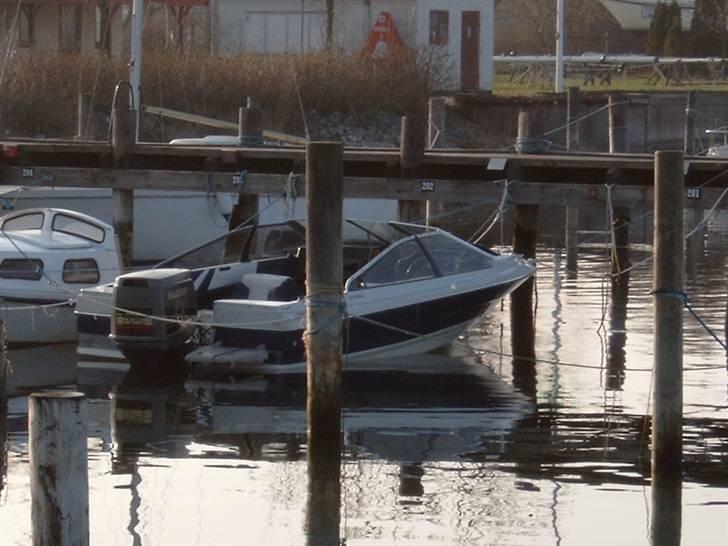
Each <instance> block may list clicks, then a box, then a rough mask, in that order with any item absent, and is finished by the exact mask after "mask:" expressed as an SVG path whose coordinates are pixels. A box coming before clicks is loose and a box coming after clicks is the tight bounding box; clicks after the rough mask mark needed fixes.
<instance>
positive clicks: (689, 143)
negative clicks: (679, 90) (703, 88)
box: [683, 91, 698, 155]
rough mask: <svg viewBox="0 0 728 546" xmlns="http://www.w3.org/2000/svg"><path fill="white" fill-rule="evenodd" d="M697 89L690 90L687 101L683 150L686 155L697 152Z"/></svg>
mask: <svg viewBox="0 0 728 546" xmlns="http://www.w3.org/2000/svg"><path fill="white" fill-rule="evenodd" d="M697 99H698V94H697V91H688V93H687V98H686V103H685V133H684V135H683V151H684V152H685V154H686V155H693V154H694V153H695V105H696V103H697Z"/></svg>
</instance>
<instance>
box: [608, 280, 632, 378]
mask: <svg viewBox="0 0 728 546" xmlns="http://www.w3.org/2000/svg"><path fill="white" fill-rule="evenodd" d="M628 300H629V272H626V273H621V274H618V275H614V276H612V277H611V299H610V307H609V337H608V341H607V376H606V384H605V386H606V389H607V390H611V391H617V390H621V389H622V386H623V385H624V380H625V366H626V358H627V356H626V352H625V345H626V343H627V329H626V323H627V303H628Z"/></svg>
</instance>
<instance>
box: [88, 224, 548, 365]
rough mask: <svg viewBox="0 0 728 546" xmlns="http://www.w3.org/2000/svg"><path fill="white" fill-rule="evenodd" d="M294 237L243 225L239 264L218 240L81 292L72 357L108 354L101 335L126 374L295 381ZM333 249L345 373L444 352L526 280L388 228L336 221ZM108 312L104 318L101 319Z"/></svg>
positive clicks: (454, 248)
mask: <svg viewBox="0 0 728 546" xmlns="http://www.w3.org/2000/svg"><path fill="white" fill-rule="evenodd" d="M305 234H306V228H305V225H304V224H303V223H302V222H300V221H296V220H291V221H288V222H284V223H277V224H271V225H261V226H252V227H250V226H249V227H246V228H243V229H240V230H236V231H235V232H233V233H232V234H231V237H232V238H234V240H235V243H234V246H235V248H236V249H238V250H237V254H238V255H241V254H242V255H244V256H245V257H246V259H245V260H244V261H239V262H233V261H230V260H229V259H226V257H227V256H230V255H232V253H231V252H230V248H231V242H230V239H229V238H220V239H216V240H214V241H211V242H210V243H209V244H208V245H203V246H202V247H199V248H196V249H193V250H191V251H189V252H187V253H184V254H182V255H180V256H177V257H175V258H172V259H170V260H167V261H165V262H163V263H162V264H160V265H159V266H158V267H157V268H154V269H151V270H147V271H139V272H135V273H130V274H127V275H122V276H120V277H119V278H117V280H116V281H115V283H114V285H113V287H112V286H102V287H98V288H95V289H92V290H86V291H84V293H83V298H81V300H82V301H80V302H79V306H78V309H77V313H78V317H79V333H80V335H79V353H80V354H81V355H84V353H85V355H86V356H87V357H94V356H95V357H102V356H104V354H105V353H104V351H111V350H113V348H112V347H110V346H109V345H108V343H109V341H108V332H109V330H105V327H109V326H110V330H111V334H112V338H113V340H114V341H115V342H116V343H117V345H118V346H119V347H120V348H121V350H122V352H123V354H124V355H125V356H126V357H127V358H128V359H129V361H130V362H131V363H132V365H133V366H134V365H138V366H141V367H151V366H154V365H155V364H154V363H155V362H157V363H158V362H161V361H168V360H169V359H172V360H176V359H182V358H183V357H184V358H185V359H186V361H187V362H188V363H189V364H190V365H191V366H192V367H193V368H196V369H197V370H198V371H200V370H204V371H205V373H215V372H217V371H224V372H225V373H239V374H242V375H247V374H259V373H261V374H285V373H301V372H305V369H306V367H305V363H304V344H303V330H304V317H305V309H306V299H305V297H304V295H305V277H304V275H305V253H306V239H305ZM224 249H225V250H224ZM343 252H344V278H345V279H346V282H345V286H344V300H345V305H346V313H347V321H346V328H345V331H346V334H345V341H344V348H345V353H346V366H347V369H352V370H353V369H356V368H357V366H360V365H361V366H367V365H368V363H369V362H372V361H373V360H377V359H380V358H384V357H394V356H402V355H408V354H418V353H424V352H427V351H430V350H433V349H435V348H437V347H441V346H444V345H447V344H449V343H450V342H451V341H453V340H454V339H455V338H456V337H457V336H458V335H459V334H460V333H461V332H462V331H463V330H464V329H465V328H466V327H467V326H468V325H469V324H470V323H471V322H472V321H473V320H474V319H476V318H477V317H478V316H480V315H481V313H483V312H484V311H485V310H486V309H487V308H488V307H489V306H490V305H491V304H493V303H495V302H497V301H499V300H500V299H501V298H503V297H504V296H505V295H506V294H508V293H509V292H510V291H512V290H513V289H515V288H516V287H517V286H519V285H520V284H521V283H522V282H524V281H526V280H527V279H528V278H530V277H531V275H532V274H533V273H534V271H535V266H534V264H533V263H532V261H530V260H524V259H523V258H522V257H520V256H517V255H498V254H495V253H492V252H489V251H486V250H483V249H481V248H479V247H476V246H474V245H471V244H469V243H467V242H465V241H463V240H461V239H458V238H457V237H455V236H453V235H451V234H449V233H446V232H445V231H443V230H441V229H438V228H432V227H424V226H420V225H414V224H404V223H398V222H367V221H358V220H346V221H345V225H344V247H343ZM110 304H112V305H113V307H114V311H113V314H112V316H111V317H110V316H109V313H108V312H104V309H108V308H109V307H110ZM191 321H193V322H197V323H198V324H199V325H198V326H197V327H195V328H193V327H192V322H191ZM193 330H196V332H195V335H192V334H193ZM201 333H203V334H204V335H200V334H201ZM195 344H197V346H196V347H195V346H194V345H195ZM107 356H113V355H111V353H108V354H107ZM149 373H150V374H153V373H154V370H153V369H151V368H149Z"/></svg>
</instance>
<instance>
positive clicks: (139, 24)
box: [129, 0, 144, 142]
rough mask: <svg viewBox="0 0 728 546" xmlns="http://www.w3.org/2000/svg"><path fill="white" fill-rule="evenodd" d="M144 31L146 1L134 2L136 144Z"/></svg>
mask: <svg viewBox="0 0 728 546" xmlns="http://www.w3.org/2000/svg"><path fill="white" fill-rule="evenodd" d="M143 30H144V0H134V4H133V5H132V12H131V59H130V62H129V69H130V71H131V74H130V77H131V87H132V100H133V102H134V109H136V129H135V132H134V142H139V127H140V125H141V124H140V121H141V120H140V113H141V110H142V109H141V95H142V32H143Z"/></svg>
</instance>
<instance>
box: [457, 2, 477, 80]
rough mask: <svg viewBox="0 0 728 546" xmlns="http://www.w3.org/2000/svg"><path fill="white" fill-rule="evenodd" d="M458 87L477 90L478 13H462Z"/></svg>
mask: <svg viewBox="0 0 728 546" xmlns="http://www.w3.org/2000/svg"><path fill="white" fill-rule="evenodd" d="M460 44H461V45H460V86H461V87H462V88H463V89H478V84H479V82H480V68H479V65H480V12H479V11H464V12H463V26H462V37H461V41H460Z"/></svg>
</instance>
